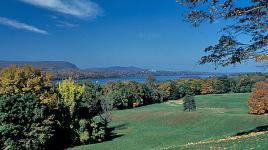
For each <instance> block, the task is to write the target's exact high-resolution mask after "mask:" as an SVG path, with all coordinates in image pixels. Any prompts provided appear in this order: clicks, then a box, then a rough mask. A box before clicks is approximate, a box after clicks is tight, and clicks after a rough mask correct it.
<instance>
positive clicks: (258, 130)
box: [236, 125, 268, 136]
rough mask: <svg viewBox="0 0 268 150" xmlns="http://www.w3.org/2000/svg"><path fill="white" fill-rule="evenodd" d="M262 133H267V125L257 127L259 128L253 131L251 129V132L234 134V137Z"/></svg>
mask: <svg viewBox="0 0 268 150" xmlns="http://www.w3.org/2000/svg"><path fill="white" fill-rule="evenodd" d="M264 131H268V125H265V126H259V127H256V128H255V129H252V130H248V131H242V132H239V133H237V134H236V136H241V135H248V134H250V133H254V132H264Z"/></svg>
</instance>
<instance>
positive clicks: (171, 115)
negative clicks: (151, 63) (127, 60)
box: [73, 94, 268, 150]
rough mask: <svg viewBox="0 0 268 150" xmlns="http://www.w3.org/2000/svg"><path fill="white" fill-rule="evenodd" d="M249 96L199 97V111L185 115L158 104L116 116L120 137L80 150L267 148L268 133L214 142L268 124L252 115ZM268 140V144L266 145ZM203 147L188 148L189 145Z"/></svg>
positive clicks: (176, 106)
mask: <svg viewBox="0 0 268 150" xmlns="http://www.w3.org/2000/svg"><path fill="white" fill-rule="evenodd" d="M247 97H248V94H222V95H206V96H196V103H197V111H196V112H182V105H181V104H176V103H174V104H173V103H163V104H154V105H149V106H145V107H140V108H135V109H129V110H119V111H115V112H114V113H113V122H112V124H111V127H114V128H115V130H114V133H116V134H117V135H118V137H116V138H114V139H112V140H111V141H107V142H104V143H99V144H91V145H84V146H80V147H75V148H73V149H77V150H86V149H90V150H148V149H161V148H164V149H170V150H173V149H224V148H227V149H250V148H255V149H263V150H266V148H267V147H268V144H267V143H268V142H267V140H268V134H266V133H264V134H261V135H253V136H248V137H244V138H241V139H234V140H224V141H220V142H219V141H213V140H216V139H222V138H225V137H227V136H234V135H236V134H237V133H240V132H246V131H250V130H252V129H254V128H256V127H258V126H265V125H268V116H255V115H250V114H248V108H247V105H246V100H247ZM265 140H266V142H265ZM200 141H211V142H204V143H203V144H192V145H186V144H187V143H196V142H200Z"/></svg>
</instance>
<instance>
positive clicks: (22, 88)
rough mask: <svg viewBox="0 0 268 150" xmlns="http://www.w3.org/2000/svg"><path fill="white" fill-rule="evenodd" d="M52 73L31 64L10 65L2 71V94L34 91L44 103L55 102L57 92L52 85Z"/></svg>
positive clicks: (21, 94) (21, 93)
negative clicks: (44, 71)
mask: <svg viewBox="0 0 268 150" xmlns="http://www.w3.org/2000/svg"><path fill="white" fill-rule="evenodd" d="M51 78H52V76H51V74H49V73H43V72H42V71H41V69H37V68H34V67H32V66H30V65H24V66H16V65H13V66H10V67H7V68H4V69H2V70H1V72H0V95H1V96H3V95H9V96H14V95H20V96H23V95H25V94H27V93H34V94H35V96H36V97H37V99H40V100H41V102H42V103H53V101H54V99H55V98H56V94H55V92H54V90H53V88H52V86H51Z"/></svg>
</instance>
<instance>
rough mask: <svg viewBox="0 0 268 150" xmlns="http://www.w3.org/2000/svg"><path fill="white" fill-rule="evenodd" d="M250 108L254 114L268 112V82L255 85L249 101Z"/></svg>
mask: <svg viewBox="0 0 268 150" xmlns="http://www.w3.org/2000/svg"><path fill="white" fill-rule="evenodd" d="M248 106H249V109H250V113H252V114H259V115H260V114H264V113H267V112H268V80H266V81H263V82H258V83H256V84H255V86H254V88H253V90H252V92H251V94H250V96H249V99H248Z"/></svg>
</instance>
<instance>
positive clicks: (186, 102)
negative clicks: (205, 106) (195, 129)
mask: <svg viewBox="0 0 268 150" xmlns="http://www.w3.org/2000/svg"><path fill="white" fill-rule="evenodd" d="M186 110H188V111H195V110H196V105H195V99H194V96H193V95H192V94H187V95H186V96H185V97H184V99H183V111H186Z"/></svg>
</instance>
